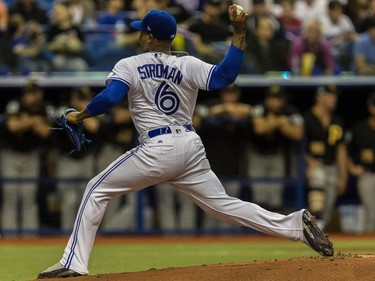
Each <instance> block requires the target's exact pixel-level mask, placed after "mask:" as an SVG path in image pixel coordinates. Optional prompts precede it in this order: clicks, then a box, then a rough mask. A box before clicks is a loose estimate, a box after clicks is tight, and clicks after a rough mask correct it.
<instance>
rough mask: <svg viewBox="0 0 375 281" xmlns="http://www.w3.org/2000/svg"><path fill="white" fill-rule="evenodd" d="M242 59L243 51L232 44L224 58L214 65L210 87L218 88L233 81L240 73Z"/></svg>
mask: <svg viewBox="0 0 375 281" xmlns="http://www.w3.org/2000/svg"><path fill="white" fill-rule="evenodd" d="M242 60H243V51H242V50H241V49H238V48H237V47H235V46H234V45H233V44H231V45H230V47H229V50H228V52H227V54H226V55H225V57H224V59H223V60H222V61H221V62H220V64H218V65H216V66H214V69H213V71H212V76H211V79H210V82H209V84H208V89H209V90H216V89H220V88H223V87H225V86H227V85H229V84H231V83H233V82H234V81H235V80H236V78H237V76H238V74H239V73H240V70H241V67H242Z"/></svg>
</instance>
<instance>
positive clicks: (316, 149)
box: [310, 141, 326, 156]
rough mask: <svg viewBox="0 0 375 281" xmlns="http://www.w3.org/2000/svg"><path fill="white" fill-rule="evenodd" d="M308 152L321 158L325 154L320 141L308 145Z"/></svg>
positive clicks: (322, 143) (323, 146) (324, 148)
mask: <svg viewBox="0 0 375 281" xmlns="http://www.w3.org/2000/svg"><path fill="white" fill-rule="evenodd" d="M310 151H311V153H312V154H314V155H317V156H323V155H324V153H325V152H326V147H325V145H324V142H322V141H312V142H311V143H310Z"/></svg>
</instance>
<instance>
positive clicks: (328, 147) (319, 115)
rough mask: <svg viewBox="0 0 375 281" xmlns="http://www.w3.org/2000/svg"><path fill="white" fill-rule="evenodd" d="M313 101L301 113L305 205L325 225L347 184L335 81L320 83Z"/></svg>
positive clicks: (320, 224)
mask: <svg viewBox="0 0 375 281" xmlns="http://www.w3.org/2000/svg"><path fill="white" fill-rule="evenodd" d="M315 97H316V99H315V104H314V105H313V106H312V107H311V109H310V110H309V111H308V112H306V114H305V115H304V121H305V145H306V155H305V159H306V162H307V168H306V177H307V185H308V194H307V199H308V208H309V210H310V211H311V213H312V214H314V215H315V216H316V217H317V219H318V224H319V226H320V227H321V228H323V229H324V228H325V227H326V226H327V224H328V223H329V221H330V219H331V214H332V211H333V208H334V205H335V202H336V198H337V196H338V195H342V194H343V193H344V192H345V190H346V185H347V151H346V146H345V144H344V142H343V140H344V123H343V120H342V119H341V118H340V117H339V116H337V115H336V114H335V113H334V111H335V109H336V105H337V98H338V96H337V89H336V87H335V86H334V85H329V86H323V87H319V88H318V89H317V92H316V96H315Z"/></svg>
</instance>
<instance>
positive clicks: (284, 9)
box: [277, 0, 302, 37]
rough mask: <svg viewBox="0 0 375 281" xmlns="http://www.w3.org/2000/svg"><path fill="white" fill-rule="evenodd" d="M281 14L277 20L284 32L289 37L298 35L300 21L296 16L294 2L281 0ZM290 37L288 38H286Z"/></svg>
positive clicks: (300, 26)
mask: <svg viewBox="0 0 375 281" xmlns="http://www.w3.org/2000/svg"><path fill="white" fill-rule="evenodd" d="M280 6H281V12H280V15H279V16H278V18H277V20H278V21H279V22H280V25H281V28H282V29H283V30H284V32H286V33H288V34H291V35H294V36H296V35H300V33H301V29H302V21H301V20H300V19H299V18H298V17H297V16H296V13H295V9H294V6H295V4H294V0H281V5H280ZM288 37H290V36H288Z"/></svg>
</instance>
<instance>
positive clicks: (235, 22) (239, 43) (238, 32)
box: [228, 5, 248, 50]
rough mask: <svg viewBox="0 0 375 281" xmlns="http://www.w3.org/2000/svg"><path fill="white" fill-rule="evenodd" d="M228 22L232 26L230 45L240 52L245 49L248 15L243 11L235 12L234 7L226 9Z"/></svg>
mask: <svg viewBox="0 0 375 281" xmlns="http://www.w3.org/2000/svg"><path fill="white" fill-rule="evenodd" d="M228 14H229V20H230V22H231V24H232V26H233V29H234V34H233V38H232V44H233V45H234V46H236V47H237V48H239V49H240V50H244V49H245V39H246V31H247V18H248V14H247V13H245V12H244V11H240V12H237V9H236V6H235V5H230V6H229V8H228Z"/></svg>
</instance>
